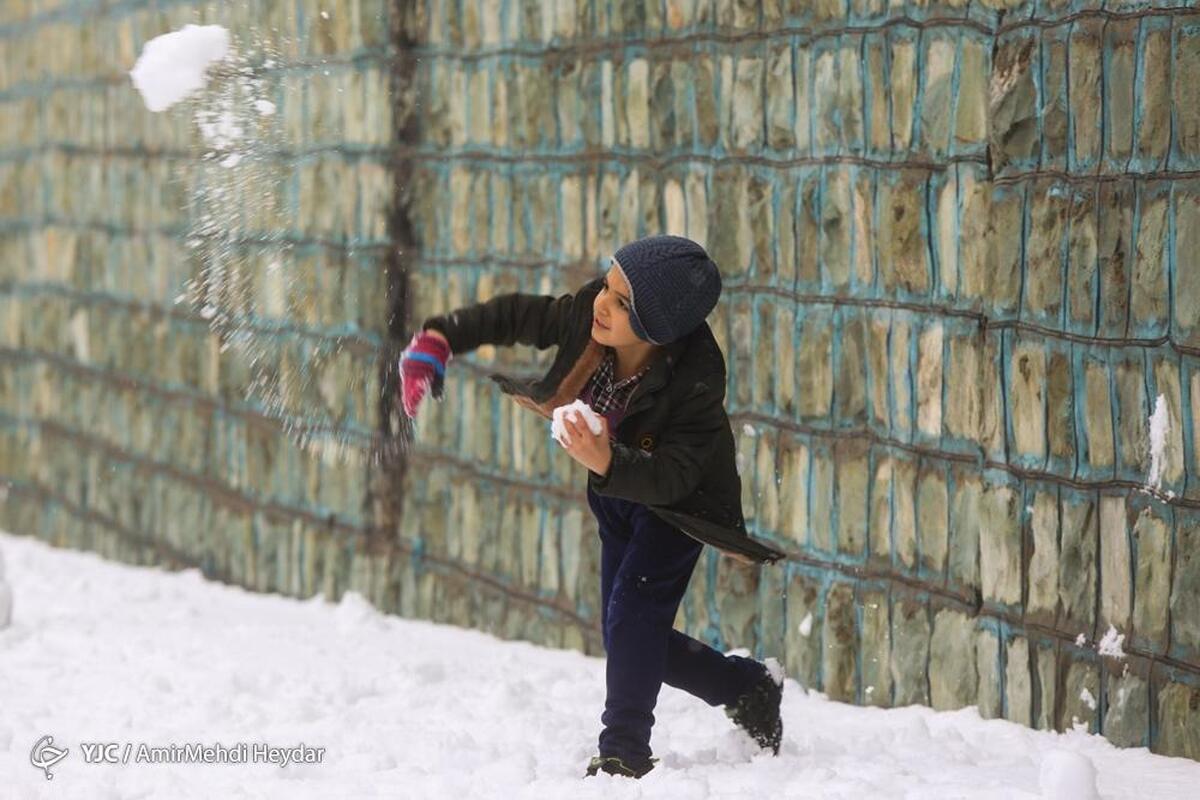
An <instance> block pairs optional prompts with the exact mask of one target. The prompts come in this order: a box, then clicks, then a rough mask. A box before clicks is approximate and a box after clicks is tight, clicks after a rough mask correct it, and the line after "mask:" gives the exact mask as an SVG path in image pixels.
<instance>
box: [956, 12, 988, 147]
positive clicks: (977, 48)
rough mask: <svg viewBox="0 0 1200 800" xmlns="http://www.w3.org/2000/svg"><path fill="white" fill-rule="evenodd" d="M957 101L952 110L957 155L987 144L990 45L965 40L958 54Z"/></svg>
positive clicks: (983, 42) (966, 38)
mask: <svg viewBox="0 0 1200 800" xmlns="http://www.w3.org/2000/svg"><path fill="white" fill-rule="evenodd" d="M959 61H960V64H959V80H958V99H957V103H956V107H955V119H954V145H955V149H956V150H957V151H959V152H962V151H964V150H969V149H975V148H977V147H980V146H984V145H985V144H986V138H987V133H988V131H987V110H988V91H989V90H988V86H987V76H988V75H989V74H990V73H991V45H990V43H989V42H986V41H983V40H980V39H977V38H974V37H970V36H964V37H963V38H962V39H961V44H960V50H959Z"/></svg>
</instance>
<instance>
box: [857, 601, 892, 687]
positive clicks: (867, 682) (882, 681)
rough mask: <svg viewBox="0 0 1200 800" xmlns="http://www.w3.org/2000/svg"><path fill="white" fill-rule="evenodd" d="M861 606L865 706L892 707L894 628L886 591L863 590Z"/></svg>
mask: <svg viewBox="0 0 1200 800" xmlns="http://www.w3.org/2000/svg"><path fill="white" fill-rule="evenodd" d="M860 605H861V607H862V652H861V653H860V655H859V658H860V661H861V663H862V703H863V705H868V706H882V707H888V706H891V704H892V674H891V649H892V648H891V627H890V624H889V622H888V617H889V615H890V614H889V611H888V608H889V604H888V595H887V594H886V593H885V592H872V591H863V592H861V593H860Z"/></svg>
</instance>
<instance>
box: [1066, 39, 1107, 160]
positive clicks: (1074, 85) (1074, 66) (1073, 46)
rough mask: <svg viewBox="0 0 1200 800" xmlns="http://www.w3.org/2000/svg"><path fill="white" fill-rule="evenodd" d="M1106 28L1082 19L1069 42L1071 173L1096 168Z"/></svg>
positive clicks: (1101, 129)
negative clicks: (1072, 133)
mask: <svg viewBox="0 0 1200 800" xmlns="http://www.w3.org/2000/svg"><path fill="white" fill-rule="evenodd" d="M1103 30H1104V24H1103V21H1101V20H1098V19H1096V20H1092V19H1088V20H1080V22H1079V24H1078V25H1073V26H1072V27H1071V41H1070V43H1069V45H1068V57H1067V60H1068V64H1067V75H1068V78H1069V83H1070V85H1069V86H1068V89H1067V93H1068V97H1069V98H1070V104H1071V119H1072V121H1073V123H1074V124H1073V126H1072V130H1073V131H1074V134H1075V135H1074V140H1073V141H1072V142H1071V144H1072V145H1073V147H1072V148H1071V164H1070V168H1071V171H1072V172H1075V173H1082V172H1085V171H1088V170H1089V169H1091V168H1093V167H1094V166H1095V164H1096V162H1097V160H1098V159H1099V157H1100V146H1101V142H1100V133H1101V131H1103V130H1104V127H1103V124H1102V120H1101V119H1100V111H1101V108H1102V107H1103V99H1102V97H1101V92H1102V88H1101V87H1102V86H1103V77H1102V76H1103V63H1104V62H1103V59H1102V57H1101V50H1100V36H1101V33H1102V31H1103Z"/></svg>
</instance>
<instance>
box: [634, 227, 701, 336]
mask: <svg viewBox="0 0 1200 800" xmlns="http://www.w3.org/2000/svg"><path fill="white" fill-rule="evenodd" d="M613 260H614V261H616V263H617V268H618V269H620V270H621V273H622V274H623V275H624V276H625V282H626V283H627V284H629V307H630V313H629V322H630V326H631V327H632V328H633V332H634V334H636V335H637V337H638V338H639V339H643V340H645V341H647V342H651V343H653V344H667V343H668V342H672V341H674V340H675V339H679V338H681V337H683V336H686V335H687V334H689V333H691V332H692V330H693V329H695V328H696V327H697V326H699V325H700V323H702V322H704V318H705V317H707V316H708V315H709V312H711V311H712V310H713V308H714V307H716V305H717V298H719V297H720V296H721V273H720V270H718V269H717V265H716V264H714V263H713V262H712V259H710V258H709V257H708V253H706V252H704V248H703V247H701V246H700V245H698V244H696V243H695V242H693V241H692V240H691V239H685V238H684V237H682V236H667V235H663V236H647V237H645V238H644V239H638V240H637V241H635V242H630V243H629V244H627V245H625V246H624V247H622V248H620V249H619V250H617V252H616V253H614V254H613Z"/></svg>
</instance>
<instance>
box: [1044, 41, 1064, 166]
mask: <svg viewBox="0 0 1200 800" xmlns="http://www.w3.org/2000/svg"><path fill="white" fill-rule="evenodd" d="M1069 34H1070V28H1067V27H1063V26H1056V27H1054V28H1050V29H1047V30H1045V31H1043V32H1042V42H1041V47H1042V53H1043V60H1042V74H1041V76H1040V77H1041V81H1042V87H1041V91H1042V96H1043V99H1042V101H1041V102H1042V120H1041V123H1042V134H1041V138H1042V143H1041V147H1042V156H1041V159H1042V160H1041V165H1040V166H1041V168H1042V169H1046V170H1049V169H1054V170H1060V171H1066V170H1067V168H1068V163H1067V158H1068V152H1067V151H1068V149H1069V145H1070V141H1069V137H1068V134H1069V120H1070V105H1069V97H1068V84H1067V64H1068V59H1069V55H1068V46H1069V45H1068V41H1069V40H1068V36H1069Z"/></svg>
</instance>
